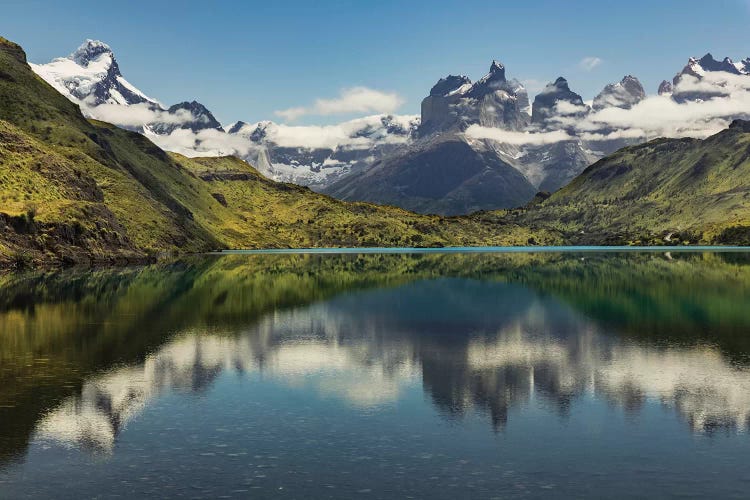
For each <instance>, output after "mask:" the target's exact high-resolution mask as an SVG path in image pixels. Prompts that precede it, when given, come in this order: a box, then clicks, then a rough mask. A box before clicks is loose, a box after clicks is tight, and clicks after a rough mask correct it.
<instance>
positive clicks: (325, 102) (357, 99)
mask: <svg viewBox="0 0 750 500" xmlns="http://www.w3.org/2000/svg"><path fill="white" fill-rule="evenodd" d="M403 103H404V100H403V99H402V98H401V97H400V96H399V95H398V94H396V93H394V92H382V91H380V90H374V89H370V88H367V87H352V88H348V89H342V90H341V92H340V93H339V96H338V97H335V98H333V99H317V100H316V101H315V103H314V104H313V105H312V106H309V107H293V108H288V109H284V110H280V111H276V115H277V116H279V117H281V118H283V119H284V120H287V121H294V120H297V119H298V118H300V117H302V116H305V115H319V116H329V115H336V114H345V113H393V112H395V111H396V110H397V109H398V108H399V107H400V106H401V105H402V104H403Z"/></svg>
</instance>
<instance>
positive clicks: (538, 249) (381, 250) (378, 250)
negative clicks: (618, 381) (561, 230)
mask: <svg viewBox="0 0 750 500" xmlns="http://www.w3.org/2000/svg"><path fill="white" fill-rule="evenodd" d="M748 250H749V249H748V247H741V246H701V245H694V246H647V247H642V246H568V247H559V246H533V247H523V246H512V247H508V246H506V247H440V248H415V247H395V248H394V247H372V248H361V247H357V248H354V247H349V248H269V249H264V250H223V251H221V252H215V255H242V254H247V255H253V254H260V255H263V254H404V253H406V254H409V253H415V254H419V253H589V252H595V253H610V252H611V253H625V252H635V253H648V252H699V253H704V252H714V253H720V252H747V251H748Z"/></svg>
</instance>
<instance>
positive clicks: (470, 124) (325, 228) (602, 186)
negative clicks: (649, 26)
mask: <svg viewBox="0 0 750 500" xmlns="http://www.w3.org/2000/svg"><path fill="white" fill-rule="evenodd" d="M100 57H101V54H100ZM492 66H493V67H492V71H491V75H490V77H489V78H483V79H481V80H479V81H478V82H477V83H476V84H472V83H470V82H468V81H466V79H465V78H463V77H458V78H457V79H456V78H452V77H449V78H446V82H443V83H440V82H439V84H438V86H437V88H436V89H433V92H431V94H432V95H431V96H430V97H431V99H430V100H429V101H428V103H427V104H426V107H431V108H432V110H431V111H428V112H427V115H428V116H432V117H433V119H432V120H431V121H425V122H424V125H423V123H422V122H420V124H419V125H418V126H414V127H413V128H411V129H409V132H408V135H409V136H410V139H409V141H410V142H409V143H408V144H407V145H406V146H404V147H402V148H401V149H399V150H397V151H396V152H394V153H389V154H388V155H387V156H388V157H389V158H397V159H398V161H395V160H391V159H388V160H386V159H382V160H380V163H378V164H376V165H374V166H371V167H368V168H364V169H363V170H362V173H361V174H359V175H360V176H361V177H363V178H364V177H366V176H368V175H369V176H374V175H383V174H382V171H385V170H386V169H391V170H390V171H389V174H390V175H393V176H396V175H403V176H404V177H403V178H401V180H400V181H398V182H403V183H404V184H408V183H412V185H414V186H424V189H425V190H427V191H426V192H416V193H415V192H414V191H409V190H407V189H404V190H403V191H402V192H403V193H404V196H403V197H402V198H401V201H404V200H405V199H408V197H411V198H412V199H420V200H424V199H428V200H429V199H430V197H432V199H440V198H439V192H438V191H439V190H440V189H442V190H444V191H445V192H450V187H451V186H452V185H454V184H456V183H459V184H460V183H463V187H462V189H463V192H459V193H458V195H456V196H455V198H454V199H455V200H458V202H457V203H459V204H463V206H465V207H471V206H472V205H470V203H469V201H467V200H469V197H470V196H475V197H476V196H479V195H482V194H483V192H482V188H483V186H493V185H494V186H501V185H514V186H518V189H519V190H520V189H525V190H526V191H525V196H531V197H532V199H530V200H527V204H526V205H525V206H524V207H522V208H514V209H511V210H499V211H478V212H475V213H473V214H471V215H467V216H458V217H455V216H454V217H441V216H437V215H420V214H417V213H414V212H409V211H406V210H403V209H401V208H397V207H392V206H382V205H376V204H372V203H362V202H350V201H340V200H337V199H335V198H331V197H329V196H326V195H323V194H319V193H315V192H313V191H311V190H310V189H308V188H306V187H301V186H298V185H295V184H291V183H280V182H277V181H274V180H272V179H269V178H267V177H265V176H264V175H263V174H262V173H261V172H259V171H258V170H256V169H255V168H254V167H252V166H251V165H250V164H248V163H247V162H246V161H243V160H242V159H240V158H237V157H233V156H226V155H225V156H213V157H210V156H205V157H204V156H196V157H193V158H189V157H187V156H185V155H182V154H179V153H175V152H169V153H168V152H165V151H164V150H163V149H162V148H160V147H159V146H158V144H156V143H154V142H152V141H151V139H150V138H151V137H173V136H175V135H179V134H185V135H189V136H190V137H198V138H199V140H208V139H210V138H211V134H214V135H219V134H221V135H222V136H232V134H229V133H228V132H225V131H222V130H218V129H217V128H214V127H212V126H210V124H206V127H205V128H203V129H200V131H199V132H198V133H196V132H194V131H193V130H192V129H190V128H189V127H184V128H183V127H182V126H180V127H179V128H176V129H175V130H173V131H172V132H171V133H170V134H169V135H168V136H159V134H157V133H156V132H154V131H153V130H150V131H149V130H147V129H145V128H143V129H139V130H137V131H136V130H135V127H131V128H130V129H126V128H120V127H117V126H115V125H113V124H109V123H106V122H103V121H100V120H95V119H93V118H86V117H85V116H84V115H83V114H82V108H81V107H80V104H78V105H77V104H76V103H75V102H72V100H71V98H70V92H69V91H65V93H62V92H60V90H59V86H52V85H50V84H48V83H47V82H45V80H44V79H42V78H39V76H38V75H37V74H35V73H34V71H32V67H31V66H30V65H29V64H28V63H27V61H26V55H25V53H24V51H23V50H22V49H21V47H19V46H18V45H16V44H14V43H12V42H9V41H7V40H5V39H1V38H0V262H2V263H3V264H6V265H7V264H12V263H15V264H16V265H22V264H25V263H29V262H48V263H50V262H81V261H89V260H92V259H93V260H105V261H120V260H126V261H130V260H134V259H145V258H152V257H154V256H156V255H160V254H164V253H174V252H202V251H206V250H211V249H219V248H279V247H313V246H446V245H448V246H455V245H458V246H466V245H536V244H574V243H588V244H592V243H593V244H630V243H642V244H659V243H664V242H671V243H674V242H678V241H679V242H680V243H722V244H724V243H726V244H729V243H742V244H748V243H750V182H749V181H748V179H750V121H744V120H741V119H737V120H735V121H733V122H732V124H731V125H730V126H728V127H727V128H725V129H724V130H719V131H717V133H715V134H712V135H710V136H709V137H707V138H705V139H698V138H671V139H670V138H658V139H654V140H650V141H648V142H645V143H643V144H638V145H632V146H628V147H625V148H622V149H620V150H618V151H616V152H615V153H612V154H611V155H608V156H607V157H605V158H602V159H600V160H598V161H596V162H595V163H593V164H592V165H590V166H588V167H585V168H584V169H583V171H582V172H581V173H580V174H579V175H577V176H575V178H574V179H573V180H572V181H571V182H569V183H567V184H566V185H565V186H564V187H562V188H561V189H559V190H557V191H556V192H554V193H552V194H551V195H550V194H549V193H537V194H533V189H534V185H533V184H531V183H530V182H529V181H528V179H527V177H526V176H523V175H522V172H521V170H519V169H518V168H517V167H514V166H513V164H511V162H510V161H502V163H501V160H498V158H499V157H500V156H501V155H502V153H501V149H500V148H499V146H498V144H496V143H497V142H499V141H496V140H495V141H494V142H493V140H491V139H482V138H479V139H476V138H475V137H474V136H475V135H477V134H476V133H475V132H472V131H476V127H479V128H480V129H482V130H491V131H493V133H496V132H494V131H500V132H502V133H503V134H508V133H510V134H521V136H523V137H528V136H533V135H534V134H540V135H542V137H550V136H554V137H557V138H558V140H555V141H551V142H550V144H554V145H555V146H556V147H561V146H562V147H563V149H564V148H567V147H571V148H582V146H581V144H583V142H584V141H583V140H575V139H573V138H572V137H574V136H573V135H572V134H573V133H574V132H575V133H577V132H578V131H579V130H580V128H576V127H578V125H576V124H577V123H581V122H586V120H588V119H589V118H588V117H589V116H590V115H591V114H593V113H595V112H594V111H593V110H588V109H587V108H586V111H584V110H582V109H581V108H582V107H586V106H587V105H586V104H585V103H584V105H583V106H581V101H580V97H577V96H576V94H575V93H574V92H572V91H571V90H570V89H569V88H568V85H567V83H566V82H564V81H563V80H562V79H558V80H556V81H555V82H554V83H551V84H550V85H549V86H548V87H547V89H545V92H544V93H543V95H542V97H539V96H537V98H535V99H534V101H533V103H532V105H531V113H529V112H528V109H526V108H525V106H526V104H525V102H527V101H525V99H524V97H523V92H522V89H520V88H519V87H518V86H517V85H516V84H515V82H513V81H512V80H507V79H506V78H505V76H504V75H503V74H502V70H501V65H500V64H498V63H493V65H492ZM37 71H39V70H38V69H37ZM721 73H722V74H724V73H727V72H721ZM746 76H747V75H743V74H742V73H740V74H738V75H737V74H732V77H734V78H746ZM682 78H684V79H685V80H689V79H691V78H692V79H693V80H695V81H697V82H698V83H699V84H701V85H703V84H704V83H705V81H706V80H708V81H709V82H710V81H711V72H710V71H707V72H706V74H705V75H701V78H696V77H694V76H692V75H688V76H685V75H683V77H682ZM115 81H116V82H119V84H121V85H122V88H127V85H126V84H123V83H122V82H123V81H125V80H124V79H123V80H119V79H117V78H116V79H115ZM459 82H460V85H458V87H456V86H455V85H456V83H459ZM632 83H633V82H632V80H631V79H629V78H626V79H625V80H624V81H623V82H620V85H619V86H618V85H617V84H614V85H613V86H612V87H611V88H610V89H609V91H608V93H609V96H603V97H602V98H601V99H599V101H600V102H601V101H607V100H609V101H612V100H615V99H616V100H617V103H618V104H619V105H620V106H623V107H616V108H614V107H609V108H605V110H613V109H616V110H618V112H622V111H627V106H628V105H631V108H630V109H636V108H638V107H639V106H642V105H643V104H644V103H646V102H647V101H648V100H649V99H655V98H646V100H642V101H640V102H639V103H638V104H635V105H632V103H629V102H626V101H628V99H627V98H625V99H624V98H623V93H626V94H630V91H628V90H627V88H626V87H629V88H630V89H637V87H636V86H634V85H633V84H632ZM82 85H84V84H83V83H82V82H79V83H78V85H74V84H71V86H72V87H74V88H80V87H81V86H82ZM85 85H88V86H89V87H95V86H96V85H91V82H90V81H89V82H87V83H86V84H85ZM681 85H682V83H681V82H678V87H679V86H681ZM703 87H705V85H703ZM65 88H68V86H66V87H65ZM98 88H100V89H102V90H100V91H98V94H96V95H99V96H100V97H101V98H102V99H114V98H119V96H123V95H124V94H123V92H122V91H121V90H119V87H116V86H111V85H105V86H99V87H98ZM107 89H109V90H107ZM113 89H115V90H117V91H116V92H113ZM678 90H679V88H678ZM454 91H455V92H454ZM672 92H675V89H673V90H672ZM132 95H135V96H138V95H140V96H141V97H143V95H142V94H141V93H136V92H135V91H132ZM107 96H108V97H107ZM113 96H114V97H113ZM143 98H144V99H145V97H143ZM658 99H659V101H658V102H664V100H665V99H667V100H668V101H669V102H671V103H673V104H672V105H674V106H684V105H685V104H679V103H677V102H676V101H675V100H674V99H672V98H671V97H664V96H662V97H659V98H658ZM445 101H447V104H446V102H445ZM692 102H693V104H695V105H700V103H699V102H698V101H692ZM553 103H554V104H553ZM469 105H470V106H477V107H478V108H476V109H478V110H479V112H478V113H476V114H475V115H471V114H469V113H467V114H462V115H456V116H455V117H451V116H446V115H445V113H443V114H440V113H438V114H437V115H435V114H434V113H433V114H432V115H430V113H431V112H434V110H435V109H445V108H446V107H447V109H448V110H449V111H450V110H451V109H456V107H461V106H469ZM495 105H497V106H498V107H499V106H501V105H502V106H503V112H502V116H503V119H504V120H507V121H508V123H509V124H510V125H509V126H512V127H519V129H520V130H511V131H507V130H504V129H500V128H496V127H484V125H486V124H487V123H489V121H488V120H499V118H498V117H499V116H501V113H498V112H494V113H492V112H491V111H490V110H488V109H487V107H494V106H495ZM133 106H138V107H141V108H142V109H145V110H147V111H150V110H153V109H155V108H154V106H155V104H154V101H146V100H144V101H141V102H137V103H134V104H130V105H123V104H118V103H111V102H103V103H101V104H99V105H97V106H95V107H94V109H100V108H101V109H104V110H106V109H107V107H110V108H113V109H115V110H117V111H120V110H122V109H130V108H132V107H133ZM483 106H484V109H482V107H483ZM102 107H104V108H102ZM188 107H189V108H190V113H191V114H192V113H193V112H194V111H196V110H197V112H198V113H201V112H202V107H199V106H188ZM441 107H442V108H441ZM476 109H475V110H476ZM690 109H693V110H694V107H692V106H691V108H690ZM550 110H552V111H550ZM84 111H85V109H84ZM156 112H157V113H163V112H166V113H167V114H169V108H166V107H163V106H161V107H159V108H158V109H156ZM584 112H585V113H587V114H586V115H585V116H584V115H583V114H580V113H584ZM488 113H491V114H490V115H489V116H488V115H487V114H488ZM579 114H580V116H579ZM572 115H575V116H577V118H576V120H568V118H569V117H570V116H572ZM535 117H536V119H535ZM195 118H196V115H192V119H195ZM514 120H517V121H515V122H514ZM200 122H201V123H203V121H202V120H201V121H200ZM394 122H395V123H396V124H398V123H399V122H398V120H394ZM394 122H390V121H388V120H386V119H380V120H378V121H377V122H374V123H371V126H372V128H374V129H376V130H377V129H381V128H383V129H389V128H390V129H391V131H392V132H391V133H393V134H394V135H397V134H398V133H404V134H405V133H407V132H406V130H405V128H406V127H403V128H399V127H397V126H396V125H394ZM150 123H155V122H150ZM401 123H402V124H403V122H401ZM408 123H411V122H408ZM494 123H497V121H495V122H494ZM436 124H439V125H436ZM277 127H279V128H282V127H283V126H281V125H278V126H277ZM357 127H359V128H366V127H364V124H363V123H360V124H358V125H357ZM239 129H240V130H241V129H242V126H241V125H240V126H239ZM530 129H535V130H537V131H531V130H530ZM461 130H463V132H461ZM237 132H238V131H235V134H237ZM508 137H517V136H516V135H514V136H508ZM607 137H608V136H607ZM206 138H208V139H206ZM364 140H365V141H372V140H373V138H372V136H365V137H364ZM507 143H508V142H507V141H506V142H505V143H502V142H500V144H501V145H502V144H507ZM516 146H518V144H516ZM543 146H549V144H548V145H545V144H535V145H533V146H529V145H527V144H525V145H523V148H521V147H519V148H518V149H517V150H522V151H524V152H527V154H528V151H529V150H531V149H534V148H540V151H543V149H541V148H542V147H543ZM403 151H407V152H409V153H411V152H416V153H415V154H418V155H421V156H418V157H419V158H421V160H420V161H419V162H416V161H413V162H412V163H409V155H408V154H406V155H404V153H403ZM203 153H204V154H205V151H203ZM505 153H506V154H507V151H506V152H505ZM560 154H562V153H560ZM431 155H432V156H431ZM446 158H447V159H448V161H446ZM425 164H426V165H428V166H429V167H425V166H424V165H425ZM485 164H486V165H489V166H488V167H486V168H485V171H486V172H485V171H478V168H479V167H481V166H482V165H485ZM451 166H455V169H454V170H451ZM441 169H445V171H443V170H441ZM471 169H477V170H474V171H472V170H471ZM456 170H458V171H463V170H466V171H469V172H470V174H471V181H470V182H468V183H467V182H466V181H465V180H464V179H461V178H456V177H454V176H455V175H456V174H455V172H456ZM435 172H437V175H436V174H435ZM430 173H432V175H430ZM407 174H408V175H407ZM349 175H354V174H349ZM485 176H486V181H487V182H484V180H485ZM344 179H345V177H342V179H341V180H339V181H337V182H336V183H335V184H334V186H336V185H341V183H342V182H343V180H344ZM381 179H382V182H383V183H385V182H392V183H393V181H392V180H391V179H389V178H387V177H386V176H382V177H381ZM396 179H397V180H398V178H396ZM440 179H447V180H444V181H443V184H441V183H440V182H438V181H439V180H440ZM493 183H494V184H493ZM529 184H530V185H531V186H532V187H531V189H529V188H528V185H529ZM524 186H525V187H524ZM429 189H432V190H433V191H429ZM494 192H495V191H494V190H493V191H492V192H490V193H489V194H488V198H489V197H491V196H492V195H493V193H494ZM506 193H507V195H508V196H518V194H517V193H514V192H512V190H508V191H506ZM459 195H461V196H465V197H464V198H461V196H459ZM518 199H519V203H520V200H521V197H520V196H518Z"/></svg>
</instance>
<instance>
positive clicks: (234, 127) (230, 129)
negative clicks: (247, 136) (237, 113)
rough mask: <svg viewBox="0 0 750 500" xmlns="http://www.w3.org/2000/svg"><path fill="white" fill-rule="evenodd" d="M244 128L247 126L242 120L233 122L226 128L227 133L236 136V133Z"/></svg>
mask: <svg viewBox="0 0 750 500" xmlns="http://www.w3.org/2000/svg"><path fill="white" fill-rule="evenodd" d="M246 126H247V123H246V122H243V121H242V120H238V121H236V122H234V123H233V124H232V125H230V126H229V127H227V133H229V134H236V133H237V132H239V131H240V130H242V129H243V128H245V127H246Z"/></svg>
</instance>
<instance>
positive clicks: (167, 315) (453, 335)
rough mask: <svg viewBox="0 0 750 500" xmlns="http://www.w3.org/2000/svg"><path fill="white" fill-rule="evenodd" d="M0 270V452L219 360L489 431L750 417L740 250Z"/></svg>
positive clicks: (130, 407)
mask: <svg viewBox="0 0 750 500" xmlns="http://www.w3.org/2000/svg"><path fill="white" fill-rule="evenodd" d="M2 279H4V280H5V281H4V282H1V284H2V288H0V327H2V331H3V336H2V339H0V342H1V343H0V349H2V355H1V356H0V361H2V372H0V373H1V375H0V376H1V377H2V386H0V405H1V406H2V408H0V415H1V416H2V422H3V424H4V425H3V428H2V430H0V439H1V440H0V449H1V452H0V458H3V459H4V460H6V461H7V460H8V459H17V458H19V457H20V456H21V455H22V454H23V452H24V450H25V448H26V447H27V446H28V444H29V442H30V441H33V440H47V441H52V442H57V443H62V444H64V445H66V446H73V447H80V448H83V449H88V450H91V451H93V452H96V453H105V454H108V453H113V452H115V444H116V441H117V438H118V435H119V434H120V433H121V432H122V431H123V429H124V428H125V426H126V425H127V424H128V423H129V422H131V421H133V419H135V418H136V417H137V416H138V415H139V414H140V413H141V412H142V411H143V410H144V409H145V408H147V407H148V406H149V405H150V404H152V403H153V402H154V401H155V400H158V398H160V397H162V396H164V395H167V394H171V393H199V394H200V393H203V392H206V391H211V390H212V386H213V384H214V383H215V381H216V380H217V379H218V378H220V377H222V376H226V375H228V374H233V375H236V376H239V377H248V376H249V375H250V374H253V373H255V374H260V375H262V376H263V377H264V379H265V380H271V381H274V382H276V383H278V384H282V385H284V386H287V387H296V388H303V389H305V390H306V391H310V392H313V393H315V394H317V395H318V397H319V398H323V399H328V398H333V399H335V400H339V401H342V402H344V403H345V404H347V405H349V406H351V407H355V408H361V409H369V410H373V411H377V409H378V408H382V407H387V406H389V405H393V404H396V403H397V402H398V401H399V400H400V399H401V398H403V397H405V396H404V393H405V391H407V390H408V389H409V388H412V387H421V388H422V389H423V391H424V393H425V395H426V396H427V397H428V399H429V400H430V401H431V402H432V404H433V405H434V407H435V409H436V410H437V411H438V412H439V414H440V415H442V416H443V417H444V418H446V419H449V420H450V421H453V422H460V421H461V419H462V417H463V416H465V415H467V414H468V413H470V412H477V413H480V414H482V415H486V419H487V421H488V422H489V424H490V425H491V428H492V429H494V430H495V431H502V430H503V429H505V428H506V427H507V426H512V425H513V420H512V417H511V416H510V415H511V413H512V410H513V409H514V408H519V409H523V408H524V407H525V406H527V405H529V404H531V402H532V401H539V402H542V403H543V404H544V406H545V407H546V408H548V411H550V412H553V413H555V414H558V415H560V417H561V418H576V417H575V416H574V415H572V414H571V412H572V409H574V408H575V407H576V405H577V403H578V402H579V401H582V400H583V399H585V398H587V397H591V398H596V399H601V400H605V401H607V402H609V403H610V404H612V405H614V406H615V407H617V408H621V410H622V411H624V412H626V413H628V414H637V413H638V412H639V410H640V408H641V407H642V406H643V405H644V404H645V403H646V402H647V401H649V400H653V401H656V402H658V403H660V404H661V405H663V406H664V407H665V408H669V409H670V411H671V412H672V413H673V414H676V415H677V416H678V417H679V419H681V420H683V421H684V422H685V423H686V424H687V425H688V426H689V428H690V429H691V430H692V431H694V432H700V433H708V434H711V433H714V432H716V431H718V430H723V431H724V432H731V433H735V432H744V431H745V430H746V429H747V428H748V426H749V425H750V369H748V367H747V363H746V361H747V355H748V353H749V352H750V349H748V346H749V345H750V341H748V340H747V339H746V338H745V337H746V336H747V335H746V333H747V332H748V331H749V330H748V327H749V326H750V319H748V317H747V315H746V314H745V312H746V311H748V310H750V294H749V293H748V292H749V291H750V267H748V266H746V265H745V262H744V259H743V258H741V257H738V256H729V257H727V256H720V255H713V254H704V255H682V254H672V255H671V256H669V258H666V257H664V256H662V255H658V254H647V255H638V254H635V255H602V256H586V259H585V260H582V259H581V258H580V257H579V256H575V255H572V256H570V255H471V256H466V255H430V256H410V255H387V256H386V255H367V256H297V255H286V256H226V257H218V258H209V259H196V260H192V261H185V262H180V263H177V264H173V265H169V266H151V267H146V268H137V269H126V270H114V271H107V270H100V271H94V272H82V273H79V272H77V271H63V272H59V273H48V274H43V275H30V276H23V277H16V276H7V277H5V278H2ZM6 423H8V425H5V424H6ZM683 425H685V424H683Z"/></svg>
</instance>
